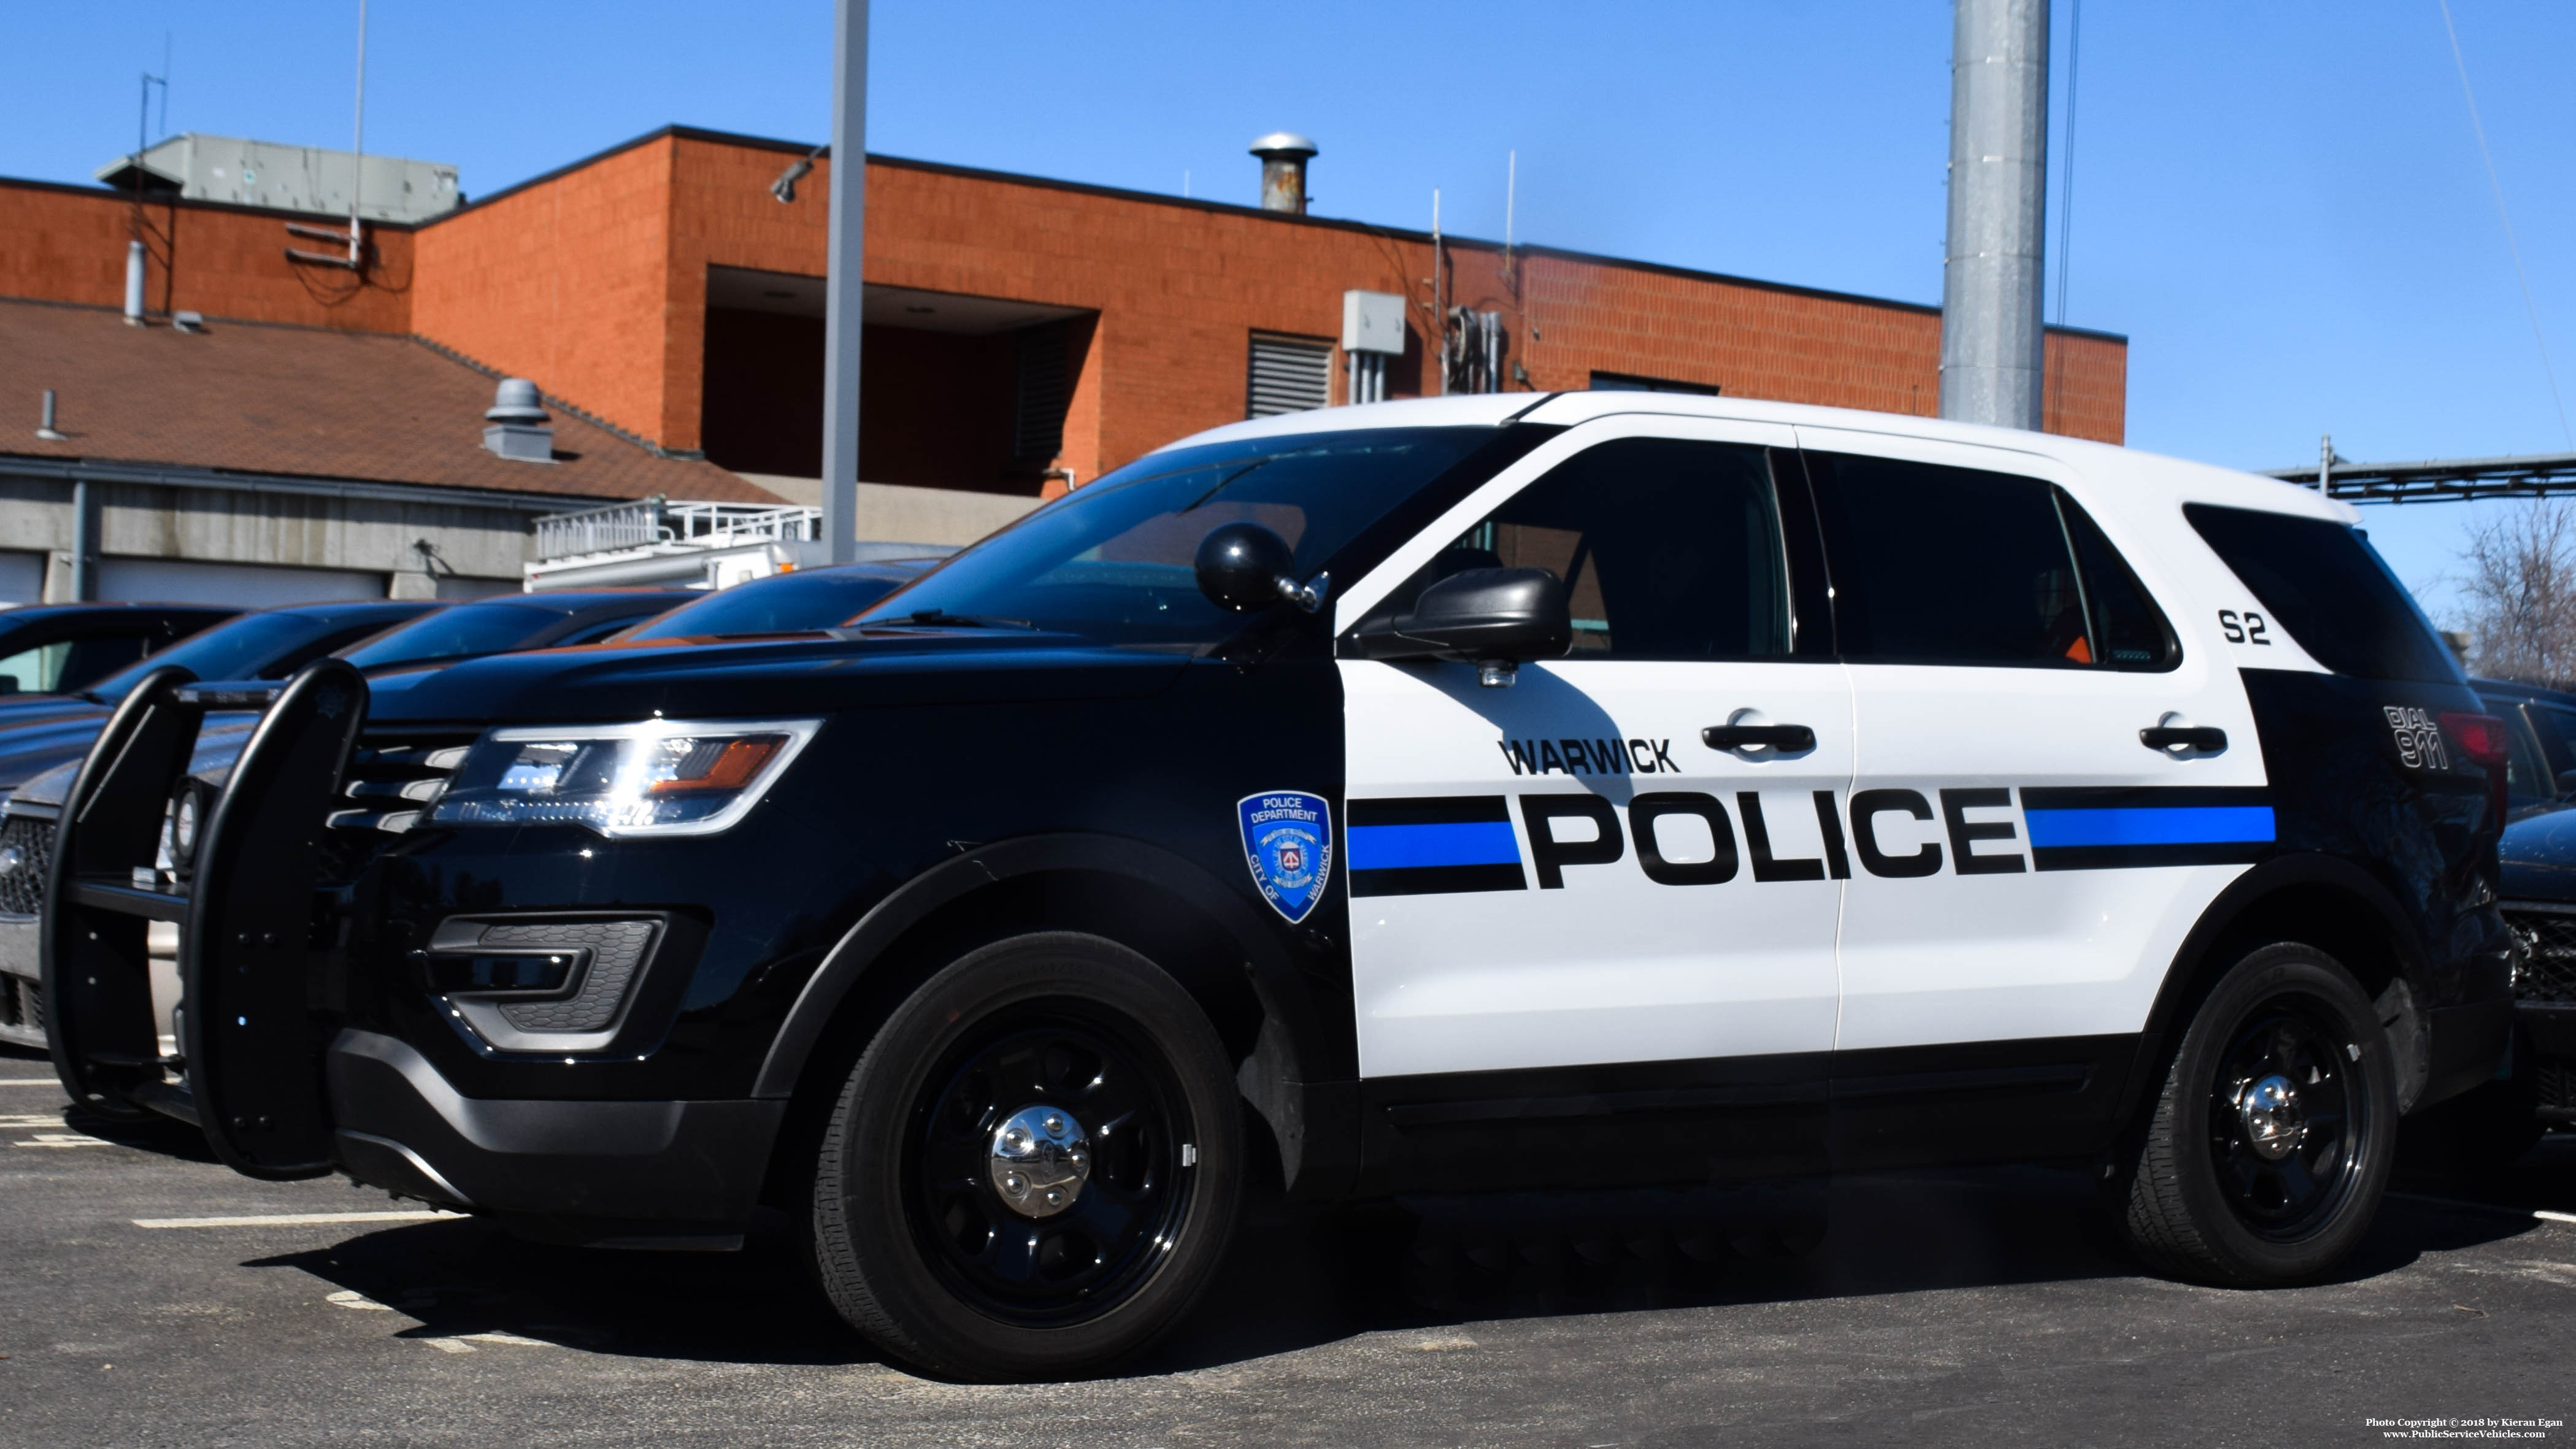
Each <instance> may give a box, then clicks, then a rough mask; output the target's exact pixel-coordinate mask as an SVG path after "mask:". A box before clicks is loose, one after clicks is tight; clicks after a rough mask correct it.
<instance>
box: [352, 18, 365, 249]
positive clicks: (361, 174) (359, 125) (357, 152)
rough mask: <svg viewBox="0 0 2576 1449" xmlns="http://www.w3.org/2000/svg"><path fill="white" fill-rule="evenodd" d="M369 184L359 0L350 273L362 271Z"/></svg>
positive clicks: (362, 33)
mask: <svg viewBox="0 0 2576 1449" xmlns="http://www.w3.org/2000/svg"><path fill="white" fill-rule="evenodd" d="M366 184H367V0H358V101H357V108H356V114H355V117H354V119H352V120H351V121H350V123H349V270H350V271H353V272H354V271H356V270H358V264H359V261H360V260H361V252H362V248H363V243H362V242H361V241H360V239H359V234H358V227H359V222H358V193H359V192H360V191H361V190H362V189H364V188H365V186H366Z"/></svg>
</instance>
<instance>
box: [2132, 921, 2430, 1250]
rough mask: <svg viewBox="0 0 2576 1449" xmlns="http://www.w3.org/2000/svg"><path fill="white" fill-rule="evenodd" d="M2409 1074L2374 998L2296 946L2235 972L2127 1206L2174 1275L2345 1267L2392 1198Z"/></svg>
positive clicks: (2326, 959)
mask: <svg viewBox="0 0 2576 1449" xmlns="http://www.w3.org/2000/svg"><path fill="white" fill-rule="evenodd" d="M2396 1125H2397V1102H2396V1074H2395V1071H2394V1070H2393V1064H2392V1063H2391V1061H2390V1059H2389V1049H2388V1042H2387V1037H2386V1035H2385V1033H2384V1032H2383V1030H2382V1029H2381V1027H2380V1024H2379V1020H2378V1017H2377V1015H2376V1013H2375V1012H2374V1011H2373V1010H2372V1007H2371V1004H2370V997H2369V995H2368V994H2367V993H2365V992H2364V991H2363V990H2362V989H2361V987H2360V985H2359V984H2358V983H2357V982H2355V981H2354V980H2353V978H2352V975H2351V973H2349V972H2347V971H2346V970H2344V968H2343V967H2342V965H2341V964H2339V963H2338V962H2336V961H2335V959H2334V958H2333V957H2331V956H2328V955H2326V954H2325V953H2324V952H2322V951H2319V950H2316V949H2315V948H2314V947H2310V946H2306V945H2301V944H2298V943H2294V942H2283V943H2280V944H2276V945H2271V946H2265V947H2263V948H2262V949H2260V950H2257V951H2255V952H2253V953H2251V954H2250V955H2248V956H2246V957H2245V958H2244V959H2243V960H2240V961H2238V962H2237V963H2236V965H2235V966H2233V967H2232V968H2230V969H2229V970H2228V972H2227V974H2226V975H2225V976H2223V977H2221V978H2220V979H2219V981H2218V984H2217V986H2216V987H2214V988H2213V989H2212V990H2211V992H2210V994H2209V996H2208V998H2207V999H2206V1000H2205V1001H2203V1002H2202V1003H2201V1006H2200V1010H2199V1012H2198V1013H2197V1014H2196V1015H2194V1016H2193V1018H2192V1022H2191V1026H2190V1028H2189V1029H2188V1030H2187V1031H2186V1032H2185V1033H2184V1034H2183V1040H2182V1045H2181V1047H2180V1049H2179V1050H2178V1051H2176V1053H2175V1055H2174V1060H2173V1063H2172V1065H2171V1068H2170V1069H2169V1070H2168V1071H2167V1073H2166V1076H2165V1082H2164V1089H2163V1091H2162V1093H2161V1094H2160V1095H2159V1096H2158V1098H2157V1100H2156V1103H2155V1111H2154V1116H2153V1117H2152V1118H2151V1119H2150V1120H2149V1122H2148V1124H2147V1130H2146V1133H2145V1137H2144V1141H2143V1143H2142V1144H2141V1145H2140V1147H2139V1149H2138V1154H2137V1157H2136V1159H2135V1161H2134V1163H2133V1164H2132V1167H2131V1171H2130V1172H2129V1173H2128V1174H2126V1175H2125V1186H2126V1188H2127V1191H2126V1192H2125V1194H2123V1201H2122V1202H2121V1204H2120V1207H2121V1209H2122V1212H2121V1226H2122V1228H2123V1230H2124V1236H2125V1237H2126V1238H2127V1240H2128V1242H2129V1245H2130V1246H2131V1247H2132V1248H2133V1249H2134V1250H2135V1251H2136V1252H2137V1253H2138V1255H2139V1256H2140V1257H2141V1258H2143V1259H2145V1260H2146V1262H2147V1263H2148V1264H2149V1265H2150V1266H2152V1267H2154V1268H2156V1269H2157V1270H2159V1271H2162V1272H2166V1273H2170V1274H2173V1275H2175V1276H2178V1277H2185V1278H2193V1279H2198V1280H2200V1281H2203V1282H2210V1283H2221V1284H2229V1285H2234V1286H2243V1287H2257V1286H2264V1285H2270V1284H2283V1283H2297V1282H2303V1281H2307V1280H2309V1279H2313V1278H2316V1277H2319V1276H2321V1275H2323V1274H2325V1273H2327V1272H2330V1271H2332V1270H2333V1269H2334V1267H2335V1266H2336V1265H2337V1264H2338V1263H2340V1262H2342V1261H2343V1259H2344V1257H2345V1256H2346V1255H2347V1254H2349V1253H2350V1252H2351V1251H2352V1250H2353V1248H2354V1247H2355V1246H2356V1245H2357V1244H2359V1243H2360V1241H2361V1238H2362V1235H2363V1234H2364V1233H2366V1232H2368V1231H2369V1230H2370V1223H2371V1219H2372V1218H2373V1217H2375V1216H2376V1215H2377V1213H2378V1211H2379V1203H2380V1199H2381V1197H2382V1196H2383V1195H2384V1193H2385V1192H2386V1190H2387V1185H2388V1172H2389V1163H2390V1158H2391V1157H2392V1156H2393V1149H2394V1145H2395V1140H2394V1139H2395V1132H2396Z"/></svg>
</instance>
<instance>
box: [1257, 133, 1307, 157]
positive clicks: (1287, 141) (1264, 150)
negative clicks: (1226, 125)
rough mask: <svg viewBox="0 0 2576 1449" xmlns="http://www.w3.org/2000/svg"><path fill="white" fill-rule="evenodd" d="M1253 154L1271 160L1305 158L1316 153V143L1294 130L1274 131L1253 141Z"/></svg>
mask: <svg viewBox="0 0 2576 1449" xmlns="http://www.w3.org/2000/svg"><path fill="white" fill-rule="evenodd" d="M1252 154H1253V155H1255V156H1258V157H1260V158H1262V159H1263V160H1265V161H1269V160H1281V161H1284V160H1288V159H1291V158H1296V159H1301V160H1302V159H1303V158H1305V157H1308V156H1312V155H1314V154H1316V153H1315V143H1314V142H1312V141H1310V140H1308V139H1306V138H1305V137H1303V136H1300V135H1298V134H1297V133H1296V132H1294V131H1273V132H1271V133H1270V134H1269V135H1267V136H1263V137H1261V138H1259V139H1258V140H1255V141H1254V142H1253V143H1252Z"/></svg>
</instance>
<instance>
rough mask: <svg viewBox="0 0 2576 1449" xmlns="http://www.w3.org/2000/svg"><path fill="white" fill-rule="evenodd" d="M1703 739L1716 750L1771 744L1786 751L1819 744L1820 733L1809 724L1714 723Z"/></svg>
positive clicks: (1793, 751) (1796, 750) (1794, 750)
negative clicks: (1817, 740) (1817, 741)
mask: <svg viewBox="0 0 2576 1449" xmlns="http://www.w3.org/2000/svg"><path fill="white" fill-rule="evenodd" d="M1699 741H1700V743H1701V744H1704V745H1706V746H1708V747H1709V748H1710V749H1712V750H1747V749H1754V748H1758V747H1760V746H1763V745H1768V746H1770V747H1771V748H1772V749H1775V750H1778V751H1780V752H1781V753H1783V754H1790V755H1794V754H1796V753H1798V752H1799V751H1800V750H1812V749H1814V748H1815V747H1816V732H1815V731H1814V730H1812V729H1809V728H1807V727H1806V726H1805V725H1792V724H1766V725H1710V726H1709V727H1708V728H1707V729H1704V730H1701V731H1700V732H1699Z"/></svg>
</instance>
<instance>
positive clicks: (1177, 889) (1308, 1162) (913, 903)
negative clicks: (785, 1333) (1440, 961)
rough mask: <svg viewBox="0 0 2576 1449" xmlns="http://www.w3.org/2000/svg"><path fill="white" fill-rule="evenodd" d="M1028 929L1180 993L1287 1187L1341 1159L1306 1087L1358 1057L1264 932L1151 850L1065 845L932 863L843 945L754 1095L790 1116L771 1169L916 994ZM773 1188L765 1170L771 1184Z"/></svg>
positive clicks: (1213, 884) (1108, 838) (1240, 908)
mask: <svg viewBox="0 0 2576 1449" xmlns="http://www.w3.org/2000/svg"><path fill="white" fill-rule="evenodd" d="M1037 930H1076V931H1084V932H1088V933H1090V934H1094V935H1099V936H1102V937H1104V938H1106V939H1108V940H1112V941H1115V942H1117V943H1119V944H1120V945H1123V946H1126V947H1128V948H1130V949H1132V950H1135V951H1137V952H1138V953H1139V954H1141V955H1144V956H1145V957H1146V958H1147V959H1149V960H1152V961H1153V962H1154V963H1155V964H1156V965H1157V966H1159V967H1161V968H1162V969H1163V970H1165V971H1167V972H1169V973H1171V974H1172V976H1173V977H1174V979H1176V980H1177V981H1179V982H1180V984H1181V986H1182V987H1183V988H1184V989H1185V990H1187V991H1188V992H1189V993H1190V994H1191V996H1192V997H1193V998H1194V999H1195V1000H1197V1001H1198V1003H1199V1005H1200V1007H1201V1009H1202V1010H1204V1011H1206V1012H1207V1014H1208V1017H1209V1020H1210V1021H1211V1022H1213V1023H1214V1024H1215V1026H1216V1028H1217V1033H1218V1036H1219V1038H1220V1039H1221V1040H1222V1041H1223V1042H1224V1043H1225V1046H1226V1049H1227V1051H1228V1053H1229V1054H1230V1055H1231V1056H1232V1057H1233V1058H1234V1060H1235V1061H1236V1062H1237V1064H1238V1067H1239V1071H1238V1074H1237V1083H1238V1087H1239V1089H1240V1091H1241V1094H1242V1096H1243V1097H1244V1098H1245V1099H1246V1100H1247V1101H1248V1102H1250V1103H1251V1105H1252V1106H1253V1108H1254V1110H1255V1111H1256V1112H1258V1113H1259V1114H1260V1116H1261V1117H1262V1119H1263V1121H1264V1122H1266V1123H1267V1124H1268V1125H1269V1127H1270V1130H1271V1133H1272V1135H1273V1137H1274V1138H1275V1139H1276V1140H1277V1143H1278V1146H1279V1150H1280V1154H1281V1164H1280V1166H1281V1173H1282V1176H1283V1177H1284V1178H1287V1179H1289V1180H1292V1181H1293V1180H1295V1179H1296V1178H1298V1177H1299V1176H1300V1172H1301V1167H1302V1168H1321V1167H1325V1166H1326V1165H1327V1164H1329V1163H1334V1162H1338V1161H1339V1159H1341V1158H1342V1157H1344V1156H1346V1155H1347V1154H1346V1153H1344V1152H1341V1151H1338V1150H1331V1149H1329V1148H1327V1147H1326V1143H1325V1142H1323V1141H1319V1140H1317V1134H1318V1132H1319V1131H1320V1132H1323V1133H1326V1134H1329V1135H1331V1136H1335V1137H1338V1136H1341V1135H1347V1134H1339V1133H1334V1132H1333V1131H1332V1127H1331V1125H1330V1124H1328V1123H1326V1122H1323V1121H1318V1120H1316V1118H1317V1117H1318V1115H1319V1114H1318V1113H1317V1112H1316V1111H1315V1110H1314V1109H1313V1108H1312V1107H1311V1106H1310V1105H1309V1103H1308V1102H1307V1101H1306V1098H1307V1097H1308V1096H1309V1095H1310V1093H1309V1092H1308V1091H1307V1084H1308V1083H1310V1082H1314V1081H1318V1080H1323V1081H1337V1080H1340V1079H1343V1078H1347V1077H1349V1076H1350V1075H1351V1072H1352V1069H1351V1066H1350V1063H1351V1062H1352V1061H1353V1059H1354V1058H1355V1055H1356V1052H1355V1045H1354V1043H1352V1042H1351V1041H1350V1040H1349V1037H1350V1036H1351V1033H1350V1031H1349V1030H1348V1029H1347V1028H1345V1030H1343V1031H1342V1032H1341V1034H1340V1036H1339V1037H1336V1036H1334V1035H1333V1034H1332V1021H1331V1018H1330V1016H1329V1014H1328V1012H1327V1011H1326V1010H1324V1009H1323V1008H1322V1007H1321V1006H1320V1004H1319V1003H1318V1002H1317V1001H1316V999H1315V993H1314V991H1313V990H1312V989H1311V988H1310V987H1309V986H1308V984H1307V982H1306V979H1305V976H1304V974H1303V973H1301V972H1300V971H1299V970H1298V969H1297V967H1296V966H1295V964H1294V963H1293V962H1292V961H1291V960H1290V958H1289V954H1288V952H1287V950H1286V949H1285V948H1284V947H1283V946H1282V945H1281V943H1280V941H1279V940H1278V937H1277V932H1276V931H1275V929H1273V927H1272V924H1271V923H1270V922H1269V921H1267V920H1266V919H1265V918H1264V917H1263V916H1262V915H1261V914H1260V913H1259V912H1258V911H1257V910H1256V909H1255V908H1254V907H1253V905H1252V904H1251V903H1250V902H1248V901H1245V900H1244V899H1242V898H1241V897H1240V896H1239V895H1237V894H1236V893H1234V892H1230V891H1227V890H1226V889H1225V888H1224V887H1223V886H1222V885H1221V884H1220V883H1218V882H1217V881H1216V880H1215V879H1214V878H1213V877H1211V876H1210V875H1209V874H1208V872H1206V871H1205V870H1204V869H1202V868H1200V867H1198V866H1196V865H1194V864H1192V863H1191V862H1189V861H1188V860H1185V859H1183V858H1182V857H1180V856H1178V855H1175V854H1173V853H1171V852H1169V851H1166V850H1163V849H1161V848H1160V847H1157V846H1153V845H1149V844H1146V843H1144V842H1142V841H1138V840H1134V839H1130V838H1127V837H1124V836H1112V835H1097V834H1087V833H1086V834H1076V833H1067V834H1057V835H1044V836H1029V837H1022V838H1020V839H1016V840H1009V841H1002V842H997V843H995V844H992V845H988V846H984V847H981V848H979V849H976V850H973V851H970V852H968V853H966V854H964V855H960V856H957V857H954V858H952V859H950V860H947V861H943V862H941V863H940V864H939V865H938V866H936V867H934V868H932V869H930V870H928V871H925V872H923V873H922V874H921V875H919V876H916V877H915V878H913V879H912V880H910V881H907V882H906V883H904V884H903V885H902V886H900V887H898V888H897V889H896V890H895V891H894V892H893V893H892V894H890V895H888V896H887V897H886V898H885V899H884V900H882V901H880V902H878V903H877V904H876V905H875V906H873V907H871V908H870V909H869V910H868V911H867V912H866V913H865V914H863V915H862V916H861V917H860V918H859V920H858V921H857V923H856V924H854V925H852V926H851V927H850V929H849V930H848V931H847V932H845V933H844V934H843V935H842V937H841V939H840V941H839V942H838V943H837V944H835V945H834V946H833V948H832V949H831V950H830V951H829V952H828V953H827V954H826V955H825V957H824V959H823V963H822V964H821V965H820V966H818V967H817V968H816V969H815V971H814V974H813V975H812V976H811V977H809V978H808V979H807V981H806V983H805V986H804V988H803V990H802V991H801V992H800V993H799V994H798V996H797V999H796V1001H795V1003H794V1005H793V1006H791V1007H790V1008H789V1010H788V1013H787V1017H786V1019H785V1021H784V1022H783V1023H782V1024H781V1025H780V1027H779V1030H778V1032H777V1034H776V1035H775V1036H774V1037H773V1038H772V1041H771V1044H770V1048H769V1052H768V1054H767V1056H766V1057H765V1059H764V1060H763V1061H762V1064H761V1068H760V1071H759V1074H758V1076H757V1077H756V1079H755V1081H754V1086H753V1091H752V1095H754V1096H755V1097H765V1098H782V1097H783V1098H787V1099H789V1100H790V1102H791V1104H792V1105H791V1106H790V1109H789V1117H788V1122H789V1128H788V1130H787V1131H785V1132H783V1133H782V1134H781V1139H780V1143H779V1148H778V1149H777V1156H778V1157H779V1159H781V1163H782V1164H783V1165H791V1166H792V1164H784V1158H785V1156H786V1154H788V1153H791V1152H793V1151H795V1150H797V1148H796V1145H795V1144H797V1143H798V1142H799V1141H801V1138H802V1136H803V1135H810V1134H805V1133H803V1132H802V1130H801V1128H802V1123H803V1119H804V1117H805V1116H807V1115H809V1113H810V1111H811V1110H812V1109H813V1105H814V1103H816V1102H817V1101H822V1100H823V1099H825V1098H827V1096H828V1094H829V1093H830V1092H831V1091H832V1090H833V1089H834V1088H835V1087H836V1086H837V1084H838V1082H839V1079H840V1076H841V1074H843V1073H845V1072H846V1070H847V1067H848V1064H849V1062H851V1061H854V1060H855V1059H856V1057H857V1054H858V1052H859V1050H860V1049H862V1048H863V1047H864V1045H865V1043H866V1041H867V1040H868V1039H869V1038H870V1037H871V1036H872V1035H873V1034H874V1031H875V1027H876V1024H877V1023H878V1022H880V1021H882V1020H883V1019H884V1017H885V1016H886V1015H887V1014H888V1013H890V1012H891V1011H892V1010H893V1009H894V1007H895V1006H896V1005H897V1004H898V1003H899V1002H900V1001H901V1000H902V999H903V997H904V996H905V995H906V994H908V993H909V992H910V991H911V989H912V988H913V987H914V986H916V985H918V984H919V983H920V982H921V981H923V980H926V979H927V978H928V977H929V976H930V975H931V974H932V973H933V972H935V971H936V970H938V969H939V967H941V966H943V965H945V964H946V963H947V962H948V961H950V960H953V959H955V957H957V956H958V955H962V954H963V953H964V952H965V951H967V950H971V949H973V948H974V947H976V946H979V945H983V944H987V943H989V942H991V941H994V940H999V939H1002V938H1004V937H1007V936H1011V935H1017V934H1021V933H1023V932H1026V931H1037ZM826 1078H829V1080H828V1081H827V1080H825V1079H826ZM823 1110H825V1111H828V1103H827V1102H826V1103H825V1105H824V1107H823ZM1327 1115H1329V1114H1327ZM1319 1149H1322V1150H1320V1151H1319ZM779 1175H780V1174H779V1173H778V1171H777V1168H776V1166H774V1167H773V1172H772V1178H773V1186H775V1185H777V1180H778V1178H779Z"/></svg>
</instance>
